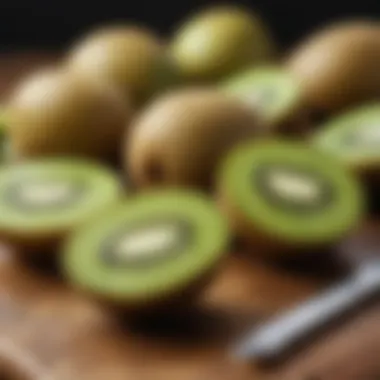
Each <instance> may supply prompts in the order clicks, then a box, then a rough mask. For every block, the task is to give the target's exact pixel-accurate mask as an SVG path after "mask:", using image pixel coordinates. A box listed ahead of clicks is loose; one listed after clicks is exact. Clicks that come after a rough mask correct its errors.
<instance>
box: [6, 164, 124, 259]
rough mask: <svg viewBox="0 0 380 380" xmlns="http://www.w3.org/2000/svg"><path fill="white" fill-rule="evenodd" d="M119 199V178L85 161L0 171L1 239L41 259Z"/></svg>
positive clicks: (14, 166) (8, 167) (26, 166)
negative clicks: (69, 234) (71, 233)
mask: <svg viewBox="0 0 380 380" xmlns="http://www.w3.org/2000/svg"><path fill="white" fill-rule="evenodd" d="M120 195H121V186H120V184H119V181H118V178H117V176H116V175H115V174H114V173H113V172H111V171H109V170H108V169H106V168H103V167H102V166H99V165H98V164H94V163H92V162H89V161H84V160H78V159H69V158H56V159H52V160H48V159H41V160H33V161H28V162H25V163H20V164H16V165H12V166H7V167H2V168H1V169H0V236H1V238H2V239H3V240H5V241H8V242H10V243H13V244H15V245H17V246H19V247H20V248H23V249H24V250H26V252H27V253H29V252H33V253H36V254H44V253H46V252H49V253H50V251H51V249H54V248H56V246H57V244H58V243H59V242H60V241H61V239H62V238H64V237H65V236H66V235H67V234H68V233H69V232H70V231H71V230H73V229H74V228H76V227H77V226H78V225H80V224H81V223H83V222H84V221H85V220H87V219H91V218H93V217H95V216H96V215H98V214H99V213H100V212H101V211H103V210H104V209H106V208H108V207H109V206H110V205H112V204H113V203H114V202H116V200H117V199H118V198H119V196H120Z"/></svg>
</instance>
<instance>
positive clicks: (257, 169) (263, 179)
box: [218, 140, 364, 256]
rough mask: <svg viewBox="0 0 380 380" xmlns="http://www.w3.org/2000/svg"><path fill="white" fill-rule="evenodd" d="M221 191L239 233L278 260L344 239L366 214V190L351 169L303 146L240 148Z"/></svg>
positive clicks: (273, 143) (277, 143) (226, 168)
mask: <svg viewBox="0 0 380 380" xmlns="http://www.w3.org/2000/svg"><path fill="white" fill-rule="evenodd" d="M218 192H219V202H220V206H221V208H222V209H223V210H224V212H225V213H226V215H227V216H228V217H229V219H230V221H231V224H232V226H233V227H234V229H235V231H236V233H237V234H238V235H239V236H240V237H241V238H243V239H244V240H245V241H246V242H248V243H250V244H252V245H253V247H257V252H258V253H260V252H261V251H262V252H263V253H265V252H268V253H272V254H273V255H278V256H279V255H281V254H282V253H283V252H285V251H287V252H288V251H289V252H291V251H293V254H296V252H298V251H299V250H300V249H302V250H303V249H305V248H315V246H322V245H325V244H328V243H332V242H334V241H336V240H338V239H340V238H342V236H344V235H345V234H346V233H348V232H349V231H350V230H351V229H352V228H353V227H354V226H356V224H357V223H358V222H359V221H360V220H361V217H362V214H363V211H364V201H363V193H362V189H361V186H360V184H359V183H358V182H357V181H356V179H355V178H354V177H353V176H352V175H351V174H350V173H349V171H347V170H346V169H345V168H344V166H343V165H341V164H340V162H339V161H338V160H336V159H335V158H333V157H331V156H329V155H327V154H324V153H321V152H320V151H318V150H313V149H311V148H309V147H307V146H306V145H304V144H303V143H301V142H290V141H281V140H266V141H262V142H256V143H250V144H246V145H244V146H241V147H239V148H237V149H236V150H234V152H233V153H232V154H231V155H229V156H228V157H227V159H226V161H225V163H224V165H222V168H221V172H220V176H219V181H218Z"/></svg>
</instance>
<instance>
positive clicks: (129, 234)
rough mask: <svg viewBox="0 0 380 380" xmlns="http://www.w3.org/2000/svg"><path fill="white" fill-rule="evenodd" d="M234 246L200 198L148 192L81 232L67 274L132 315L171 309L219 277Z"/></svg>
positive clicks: (73, 241)
mask: <svg viewBox="0 0 380 380" xmlns="http://www.w3.org/2000/svg"><path fill="white" fill-rule="evenodd" d="M228 241H229V231H228V227H227V223H226V221H225V220H224V219H223V217H222V216H221V214H220V213H219V211H218V210H217V209H216V207H215V206H214V205H213V204H212V203H211V202H210V201H209V200H208V199H206V198H204V197H203V196H201V195H198V194H197V193H192V192H189V191H185V190H182V191H179V190H165V191H164V190H161V191H156V192H147V193H145V194H143V195H138V196H136V197H135V198H132V199H130V200H127V201H125V202H124V203H121V204H118V205H117V206H115V207H113V208H112V209H110V210H109V211H108V212H107V213H106V214H104V215H103V217H102V218H101V219H97V220H94V221H92V222H90V223H87V224H86V225H84V226H83V227H81V228H80V229H79V230H77V231H76V232H75V233H74V234H73V235H72V236H71V237H70V238H69V240H68V242H67V244H66V245H65V249H64V254H63V256H62V259H63V260H62V265H63V270H64V272H65V274H66V276H67V278H68V280H69V281H70V283H72V284H73V285H74V286H75V287H77V288H79V289H80V290H82V291H84V292H85V293H88V294H90V295H92V296H94V297H95V298H96V299H98V300H101V301H102V302H105V303H107V304H109V305H112V306H115V305H117V306H118V307H119V308H122V309H126V310H133V309H135V308H137V309H139V308H140V309H141V308H145V307H146V305H147V304H154V305H155V306H157V305H158V304H160V303H161V302H162V303H165V302H166V300H167V299H168V298H171V297H173V294H178V293H183V292H185V291H186V288H188V287H191V286H193V285H194V283H197V282H198V281H199V280H201V279H202V278H203V277H204V276H205V275H206V274H209V273H210V271H211V272H212V270H213V268H214V266H215V265H216V264H217V263H218V262H219V261H220V259H221V258H222V257H223V256H224V253H225V252H226V249H227V244H228Z"/></svg>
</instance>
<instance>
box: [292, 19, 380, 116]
mask: <svg viewBox="0 0 380 380" xmlns="http://www.w3.org/2000/svg"><path fill="white" fill-rule="evenodd" d="M379 61H380V26H379V24H378V23H376V22H373V21H370V20H347V21H345V22H341V23H338V24H335V25H330V26H327V27H326V28H325V29H323V30H320V31H318V32H316V33H315V34H314V35H312V36H310V37H309V38H308V39H307V40H306V41H304V42H303V43H302V44H301V45H300V46H298V47H296V49H295V50H294V51H293V52H292V54H291V55H290V56H289V57H287V59H286V61H285V65H286V68H287V69H288V70H289V71H290V72H291V73H292V74H294V75H295V77H296V78H298V80H299V81H300V84H301V86H302V89H303V96H304V98H305V100H306V101H307V102H308V104H309V105H310V107H311V108H312V109H313V110H315V111H318V112H319V113H321V114H323V115H329V114H331V113H335V112H338V111H340V110H342V109H345V108H348V107H350V106H352V105H354V104H357V103H360V102H363V101H368V100H370V99H374V98H378V97H379V96H380V75H379V74H378V66H379Z"/></svg>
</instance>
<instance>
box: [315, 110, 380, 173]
mask: <svg viewBox="0 0 380 380" xmlns="http://www.w3.org/2000/svg"><path fill="white" fill-rule="evenodd" d="M312 143H313V145H314V146H316V147H317V148H318V149H321V150H323V151H326V152H328V153H330V154H332V155H334V156H336V157H338V158H339V159H340V160H341V161H342V162H343V163H345V164H346V165H348V166H349V167H353V168H355V169H364V170H365V169H371V168H380V151H379V149H380V103H371V104H366V105H362V106H360V107H357V108H355V109H351V110H350V111H347V112H345V113H343V114H340V115H338V116H336V117H334V118H332V119H331V120H329V121H328V122H327V123H326V124H324V125H322V126H321V128H319V129H318V131H317V132H316V133H315V135H314V136H313V138H312Z"/></svg>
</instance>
